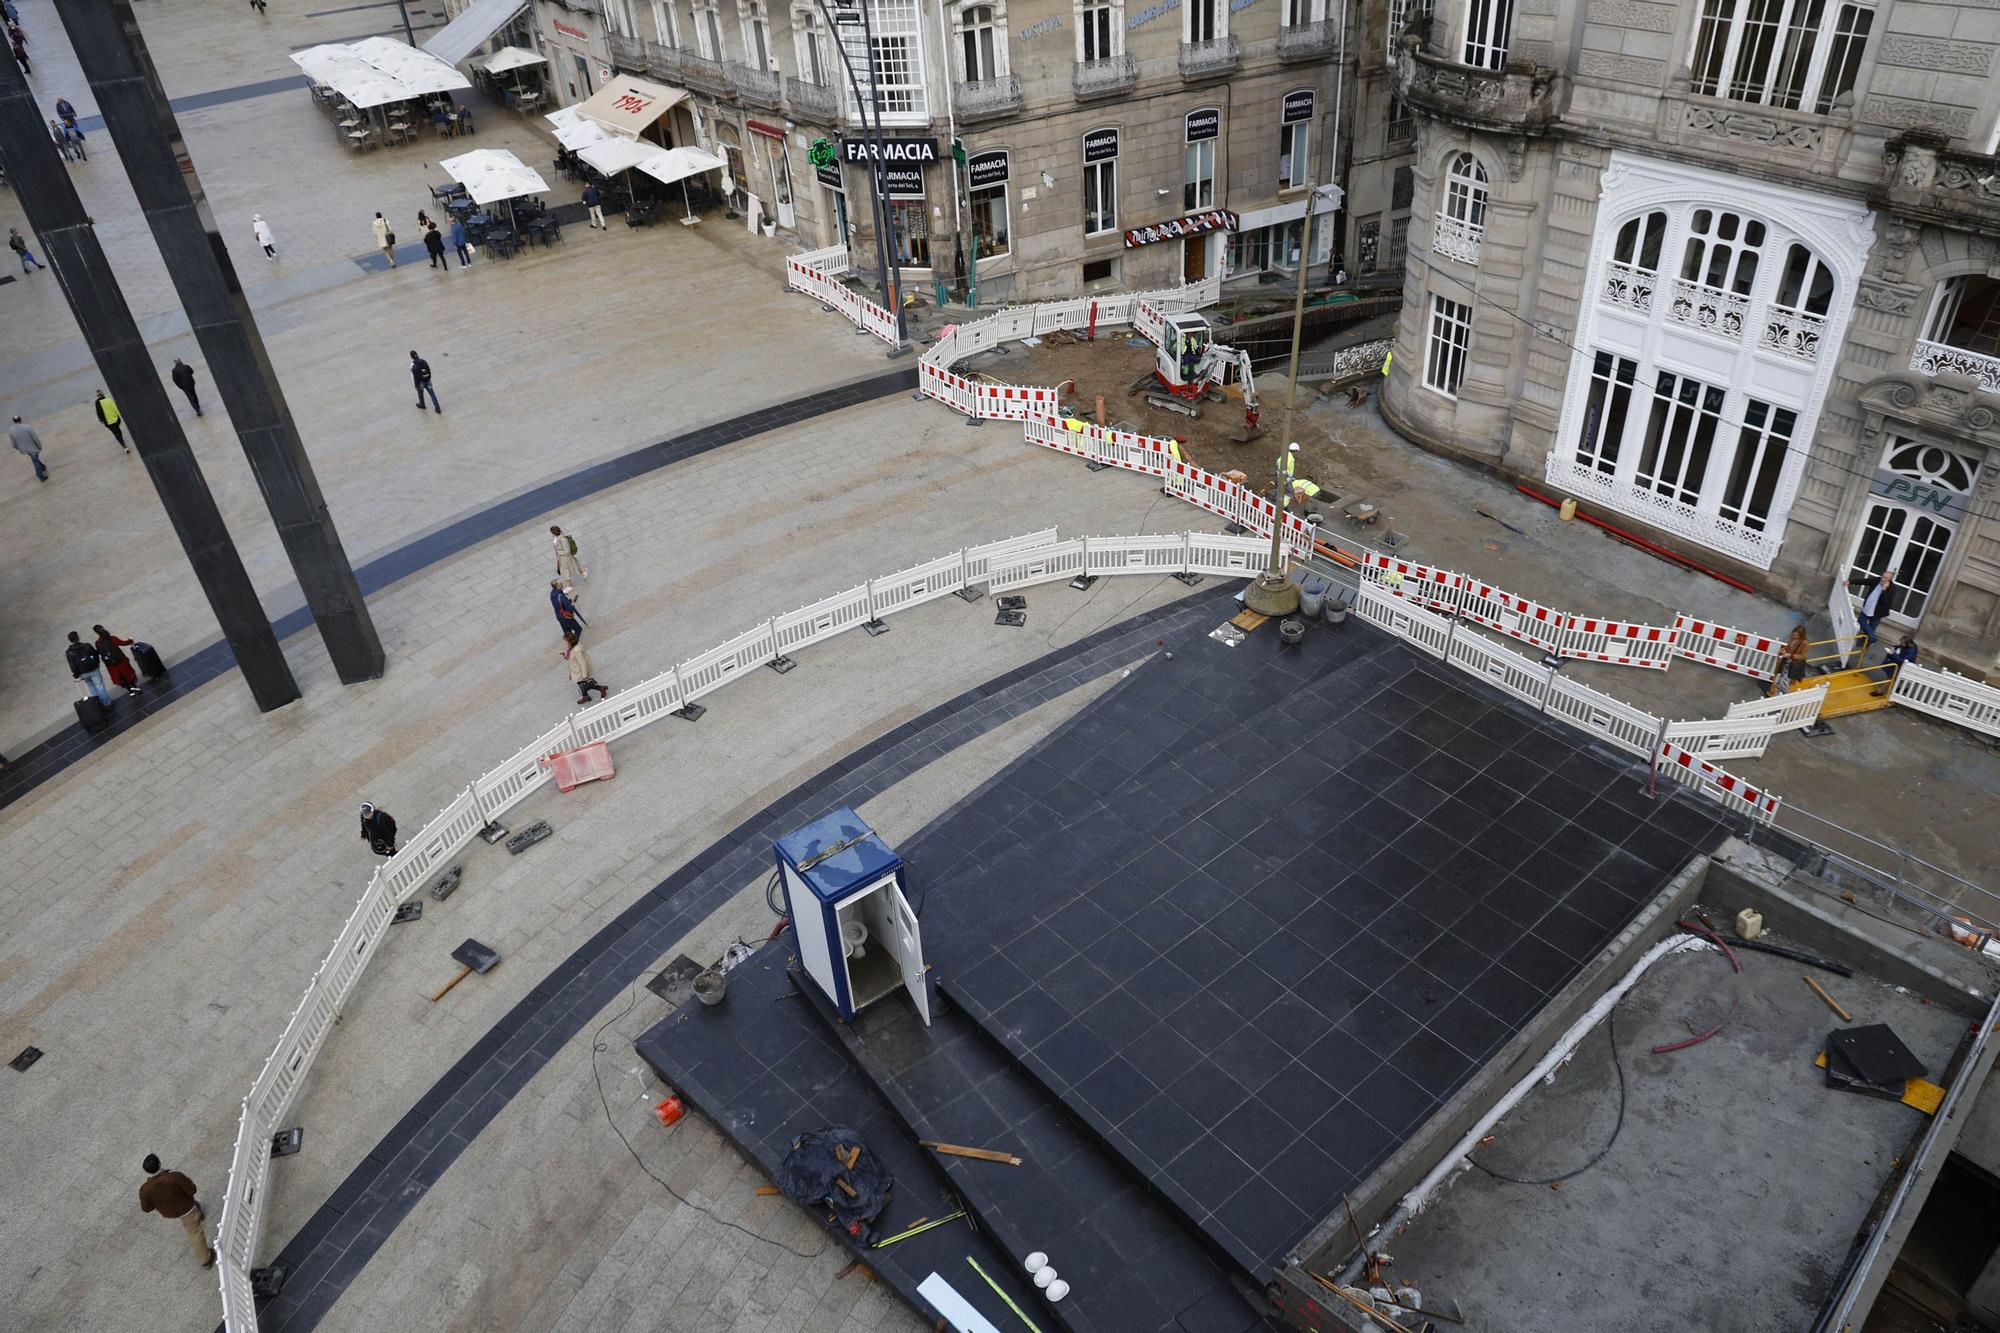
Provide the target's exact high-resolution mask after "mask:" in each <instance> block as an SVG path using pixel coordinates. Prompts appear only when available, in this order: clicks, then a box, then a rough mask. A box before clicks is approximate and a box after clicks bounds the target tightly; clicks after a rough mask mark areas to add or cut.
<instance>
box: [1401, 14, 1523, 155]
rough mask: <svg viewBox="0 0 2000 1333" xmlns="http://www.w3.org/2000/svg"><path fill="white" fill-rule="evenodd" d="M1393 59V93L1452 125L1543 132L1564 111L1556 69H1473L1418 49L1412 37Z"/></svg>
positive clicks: (1514, 67) (1519, 131) (1407, 39)
mask: <svg viewBox="0 0 2000 1333" xmlns="http://www.w3.org/2000/svg"><path fill="white" fill-rule="evenodd" d="M1394 60H1395V73H1396V95H1397V96H1398V97H1399V98H1401V99H1402V100H1403V101H1404V102H1406V103H1408V104H1409V105H1411V106H1413V107H1416V108H1417V109H1418V110H1420V111H1423V112H1426V113H1427V114H1429V115H1430V116H1432V117H1434V118H1436V119H1438V120H1443V121H1447V122H1449V123H1451V124H1454V125H1462V126H1466V127H1468V128H1472V129H1485V130H1498V131H1501V132H1503V133H1509V134H1541V133H1543V132H1545V131H1546V130H1547V129H1548V127H1549V126H1550V125H1551V124H1552V123H1553V122H1554V121H1555V119H1556V116H1557V115H1558V114H1559V113H1560V111H1561V109H1562V108H1561V100H1562V98H1561V79H1560V78H1559V77H1558V76H1557V74H1556V72H1555V71H1554V70H1548V69H1529V68H1521V67H1518V66H1510V67H1509V68H1507V69H1504V70H1490V69H1473V68H1472V67H1470V66H1468V65H1457V64H1453V63H1452V62H1451V61H1449V60H1446V59H1445V58H1444V57H1443V56H1440V55H1436V54H1434V53H1432V52H1430V51H1426V50H1424V49H1422V48H1421V47H1419V46H1418V45H1417V41H1416V39H1415V38H1414V37H1406V38H1404V39H1403V41H1402V42H1401V44H1399V45H1398V46H1397V47H1396V49H1395V52H1394Z"/></svg>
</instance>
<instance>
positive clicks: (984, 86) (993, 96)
mask: <svg viewBox="0 0 2000 1333" xmlns="http://www.w3.org/2000/svg"><path fill="white" fill-rule="evenodd" d="M953 104H954V105H955V106H956V107H957V110H958V118H959V119H960V120H962V121H979V120H987V119H990V118H991V117H994V116H1004V115H1007V114H1008V113H1010V112H1014V111H1019V110H1020V109H1021V80H1020V76H1018V75H1014V74H1004V75H1002V76H1001V77H999V78H997V79H981V80H979V81H978V82H976V83H961V84H959V85H958V87H957V89H956V90H955V92H954V94H953Z"/></svg>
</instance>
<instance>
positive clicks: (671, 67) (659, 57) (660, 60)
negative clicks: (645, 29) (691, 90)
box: [646, 42, 681, 83]
mask: <svg viewBox="0 0 2000 1333" xmlns="http://www.w3.org/2000/svg"><path fill="white" fill-rule="evenodd" d="M646 72H647V73H648V74H650V75H652V76H653V77H654V78H656V79H664V80H666V81H668V82H670V83H679V82H680V79H681V53H680V52H679V51H677V50H675V49H674V48H673V47H671V46H662V45H661V44H660V43H658V42H647V43H646Z"/></svg>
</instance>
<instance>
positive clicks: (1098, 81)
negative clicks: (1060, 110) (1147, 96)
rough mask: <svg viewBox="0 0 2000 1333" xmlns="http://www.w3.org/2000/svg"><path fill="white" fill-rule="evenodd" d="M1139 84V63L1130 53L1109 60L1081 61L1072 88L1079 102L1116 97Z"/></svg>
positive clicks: (1078, 62) (1073, 77)
mask: <svg viewBox="0 0 2000 1333" xmlns="http://www.w3.org/2000/svg"><path fill="white" fill-rule="evenodd" d="M1138 82H1139V62H1138V61H1137V60H1135V59H1134V58H1133V57H1132V55H1131V53H1130V52H1127V53H1125V54H1124V55H1116V56H1112V57H1111V58H1110V59H1108V60H1079V61H1077V62H1076V72H1075V74H1074V75H1073V76H1072V86H1073V87H1074V89H1075V91H1076V98H1077V100H1078V101H1079V102H1087V101H1089V100H1091V99H1092V98H1096V97H1116V96H1117V95H1118V94H1119V93H1122V92H1124V91H1125V90H1126V89H1128V88H1130V87H1132V86H1133V85H1135V84H1137V83H1138Z"/></svg>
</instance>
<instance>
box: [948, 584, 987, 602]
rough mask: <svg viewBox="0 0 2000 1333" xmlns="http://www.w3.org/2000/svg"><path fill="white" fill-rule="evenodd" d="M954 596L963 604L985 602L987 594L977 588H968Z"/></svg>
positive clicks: (960, 590) (962, 589) (961, 589)
mask: <svg viewBox="0 0 2000 1333" xmlns="http://www.w3.org/2000/svg"><path fill="white" fill-rule="evenodd" d="M952 596H954V597H956V598H958V599H959V600H960V601H963V602H977V601H982V600H984V599H985V597H986V594H985V593H983V592H981V591H979V589H977V588H974V587H970V586H968V587H964V588H960V589H959V590H958V591H957V592H955V593H953V594H952Z"/></svg>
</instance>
